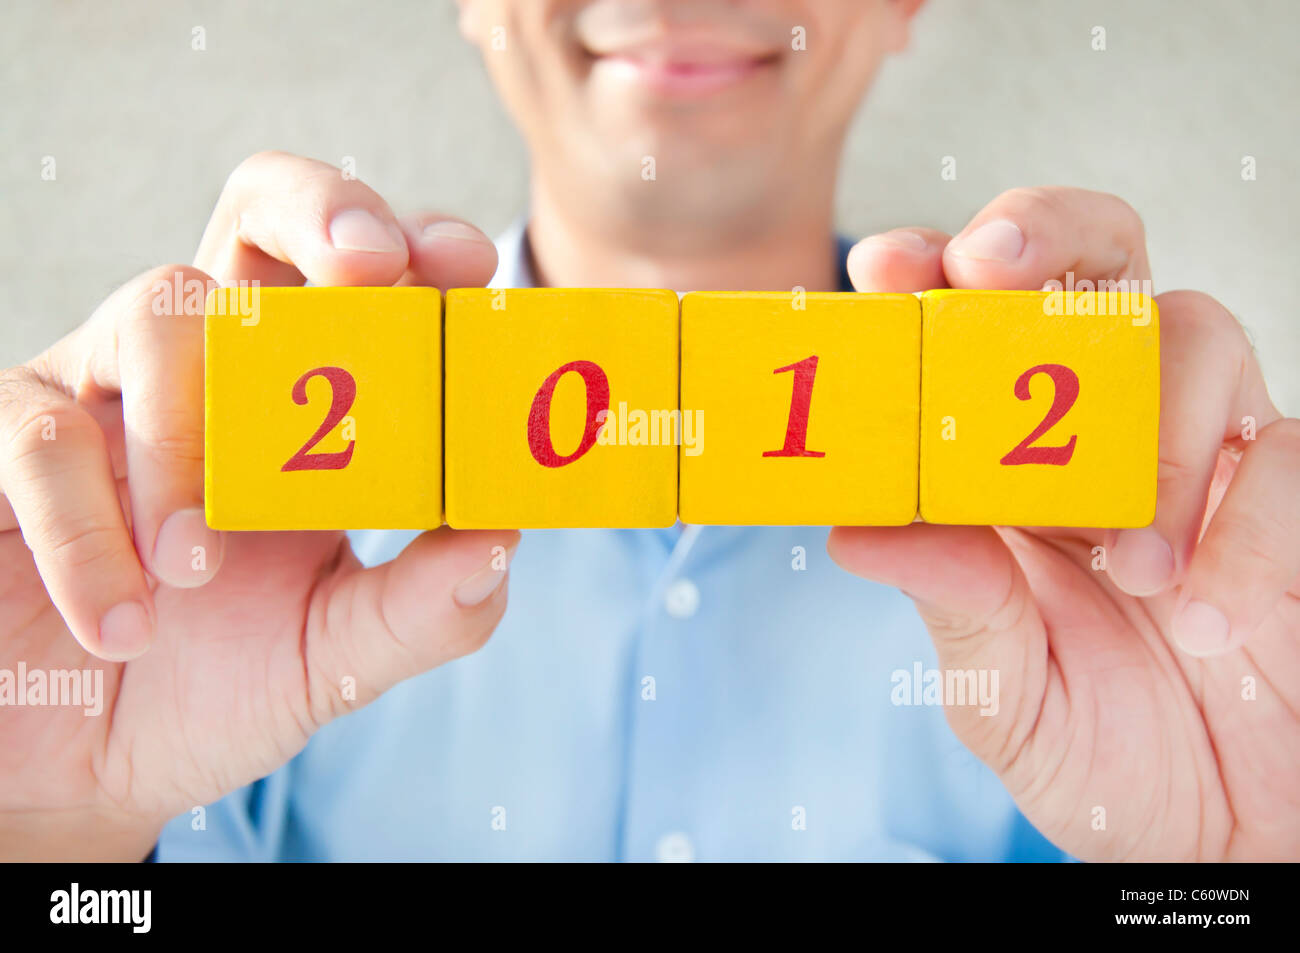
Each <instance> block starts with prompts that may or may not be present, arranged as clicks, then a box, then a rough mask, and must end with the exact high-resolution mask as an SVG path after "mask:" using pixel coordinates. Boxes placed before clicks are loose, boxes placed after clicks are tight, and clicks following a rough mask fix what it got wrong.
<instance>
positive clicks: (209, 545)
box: [0, 153, 519, 860]
mask: <svg viewBox="0 0 1300 953" xmlns="http://www.w3.org/2000/svg"><path fill="white" fill-rule="evenodd" d="M495 265H496V251H495V249H494V248H493V247H492V244H491V242H490V241H489V240H488V239H487V238H486V237H485V236H484V235H483V234H482V233H481V232H479V231H477V230H476V229H474V228H472V227H470V226H468V225H465V224H464V223H461V222H457V221H454V220H451V219H448V218H446V217H445V216H437V215H432V214H424V215H415V216H410V217H407V218H403V219H401V220H398V219H397V218H396V217H395V216H394V215H393V212H392V210H391V209H390V208H389V207H388V205H387V204H386V203H385V202H384V200H383V199H381V198H380V197H379V196H378V195H377V194H376V193H375V192H373V191H372V190H371V189H369V188H367V187H366V186H365V185H363V184H362V183H361V182H359V181H356V180H355V179H347V178H345V177H344V175H343V174H342V173H341V172H340V171H339V170H338V169H335V168H333V167H332V166H329V165H326V164H324V163H320V162H315V161H312V160H308V159H302V158H298V157H295V156H289V155H284V154H279V153H267V154H260V155H256V156H253V157H252V158H251V159H248V160H247V161H246V162H244V163H242V164H241V165H240V166H239V168H238V169H236V170H235V172H234V173H233V174H232V175H231V177H230V180H229V182H228V183H227V184H226V188H225V190H224V192H223V193H222V195H221V198H220V200H219V202H218V204H217V207H216V210H215V211H214V213H213V216H212V219H211V221H210V222H209V223H208V227H207V229H206V231H205V232H204V235H203V240H202V243H201V245H200V247H199V252H198V256H197V260H196V262H195V267H193V268H190V267H185V266H166V267H163V268H159V269H155V270H153V271H150V272H147V273H145V274H144V275H141V276H140V277H138V278H136V279H135V280H133V281H131V282H129V283H127V284H126V285H124V286H123V287H121V288H119V289H118V290H117V291H116V292H114V293H113V294H112V295H111V296H110V297H109V298H108V299H107V300H106V301H105V302H104V303H103V304H102V305H101V306H100V307H99V308H98V309H97V310H96V312H95V314H94V315H93V316H92V317H91V318H90V320H89V321H87V322H86V323H85V324H84V325H82V326H81V327H80V328H78V329H77V330H75V331H73V332H72V333H71V334H70V335H68V337H66V338H64V339H63V340H62V341H60V342H58V343H57V344H55V345H54V346H53V347H51V348H50V349H49V350H48V351H46V352H45V353H44V354H42V355H40V356H39V357H37V358H35V359H34V360H32V361H30V362H29V363H27V364H26V365H24V366H22V367H17V368H13V369H11V370H8V371H4V372H3V373H2V374H0V492H2V493H3V496H0V670H8V671H10V672H13V673H15V676H16V674H17V672H18V669H19V664H20V663H25V667H26V670H27V671H28V672H31V671H37V670H39V671H43V672H46V673H48V672H51V671H59V670H63V671H66V670H73V669H88V668H92V667H94V668H102V669H103V670H104V678H103V699H102V712H101V713H100V714H99V715H98V716H87V715H86V714H85V712H84V711H83V709H82V708H81V707H40V706H28V707H8V706H6V707H3V708H0V857H4V858H6V859H39V860H58V859H119V860H139V859H141V858H142V857H144V856H145V855H146V854H147V853H148V851H149V849H150V847H151V846H152V844H153V843H154V841H155V839H156V837H157V835H158V833H159V831H160V829H161V827H162V826H163V824H164V823H166V821H167V820H168V819H169V818H171V817H173V816H175V815H177V814H180V813H183V812H186V811H189V810H190V809H192V808H193V807H195V806H198V805H203V804H207V803H209V802H211V801H214V800H216V799H217V798H219V797H221V796H222V795H224V794H227V793H229V792H230V791H233V790H235V789H237V788H239V787H241V786H242V785H245V784H247V783H249V782H251V781H253V780H255V779H257V778H260V777H263V776H264V775H266V774H269V773H270V772H272V771H274V770H275V769H276V768H278V767H279V766H280V765H281V764H283V763H284V762H285V761H287V760H288V759H289V758H291V757H292V756H293V755H294V754H295V753H297V752H298V751H299V750H300V749H301V748H302V747H303V745H304V744H306V742H307V739H308V738H309V737H310V736H311V735H312V733H313V732H314V731H315V730H316V729H317V728H319V727H321V726H322V725H324V724H325V723H326V722H328V721H330V720H331V719H333V718H335V717H337V716H338V715H341V714H344V713H345V712H347V711H349V710H351V709H353V708H355V707H358V706H360V705H363V704H366V703H367V702H369V701H371V700H372V699H374V698H375V697H377V696H378V695H379V694H380V693H382V692H383V691H385V690H387V689H388V688H389V687H391V686H392V685H394V684H395V683H397V682H399V681H401V680H403V679H406V678H409V677H411V676H413V675H417V674H419V673H421V672H423V671H425V670H427V669H430V668H433V667H434V666H437V665H440V664H442V663H443V662H446V661H448V660H450V659H454V658H457V657H458V656H461V655H465V654H467V653H469V652H472V651H474V650H475V649H476V648H478V647H479V646H480V645H482V644H483V643H484V642H485V641H486V639H487V637H488V636H489V635H490V634H491V632H492V630H493V629H494V628H495V627H496V624H497V622H498V621H499V620H500V618H501V615H502V613H503V612H504V611H505V605H506V585H505V572H504V571H502V570H500V569H495V568H493V562H494V556H495V562H496V565H498V566H500V565H502V563H503V559H502V558H501V557H502V553H503V550H504V552H505V553H506V554H512V553H513V551H514V547H515V546H516V545H517V544H518V539H519V536H518V533H516V532H513V531H491V532H488V531H483V532H457V531H453V530H449V529H447V528H445V527H444V528H442V529H438V530H435V531H433V532H429V533H425V534H423V535H421V536H420V537H418V538H417V539H416V540H415V541H414V542H412V543H411V544H410V545H409V546H407V548H406V549H405V550H404V551H403V552H402V553H401V555H399V556H398V557H397V558H396V559H394V560H393V561H392V562H389V563H386V564H384V565H382V566H377V567H375V568H371V569H363V568H362V567H361V565H360V563H359V562H358V560H357V558H356V557H355V556H354V555H353V553H352V550H351V548H350V546H349V544H348V541H347V538H346V537H345V536H344V534H343V533H341V532H311V533H306V532H302V533H281V532H275V533H217V532H215V531H213V530H210V529H208V528H207V526H206V524H205V521H204V517H203V317H202V314H201V313H188V314H185V313H178V314H166V315H162V316H159V315H157V314H155V309H154V302H155V300H156V286H157V284H158V282H159V281H164V282H167V283H168V284H174V283H175V282H176V280H177V273H179V274H180V280H181V281H182V282H183V281H190V280H192V279H198V280H200V281H203V282H205V283H206V282H208V280H209V279H216V280H217V281H221V282H223V283H228V282H233V281H239V280H245V281H252V280H257V281H260V282H261V283H262V284H263V285H268V286H270V285H298V284H302V283H303V282H304V280H310V281H311V282H313V283H314V284H317V285H326V286H329V285H379V286H383V285H393V284H417V285H430V286H435V287H439V288H444V289H445V288H448V287H466V286H475V285H482V284H484V283H485V282H486V281H487V280H488V279H489V278H490V277H491V275H492V272H493V269H494V268H495ZM175 297H176V298H177V299H181V298H182V296H181V295H176V296H175ZM192 310H193V309H191V311H192ZM199 310H200V311H201V308H200V309H199ZM51 438H52V439H51ZM195 547H202V549H201V550H196V549H195ZM497 547H501V548H497ZM196 555H197V556H199V557H200V558H196ZM506 558H507V559H508V555H507V557H506ZM196 566H197V567H199V568H194V567H196ZM345 688H346V689H348V690H345ZM353 689H354V690H353Z"/></svg>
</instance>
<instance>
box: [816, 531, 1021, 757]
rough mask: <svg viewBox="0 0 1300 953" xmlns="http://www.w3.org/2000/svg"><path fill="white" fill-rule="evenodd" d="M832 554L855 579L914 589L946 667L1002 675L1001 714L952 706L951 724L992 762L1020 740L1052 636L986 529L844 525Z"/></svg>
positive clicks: (1008, 556) (1016, 570) (1008, 557)
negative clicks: (1049, 638)
mask: <svg viewBox="0 0 1300 953" xmlns="http://www.w3.org/2000/svg"><path fill="white" fill-rule="evenodd" d="M827 552H828V553H829V554H830V557H831V558H832V559H833V560H834V561H835V562H836V563H838V564H839V565H840V566H841V567H843V568H844V569H846V570H848V571H849V572H851V573H854V574H855V575H858V576H863V577H865V578H867V579H872V580H874V581H876V582H880V583H884V584H885V585H889V586H894V587H896V588H898V589H901V590H902V591H903V592H904V593H905V594H907V595H908V596H909V597H910V598H911V599H912V601H913V602H914V603H916V607H917V610H918V611H919V612H920V614H921V618H922V619H923V620H924V622H925V624H926V627H927V628H928V629H929V631H930V636H931V638H932V639H933V640H934V645H935V650H936V652H937V653H938V657H939V664H940V667H941V668H942V669H944V670H983V671H986V672H989V673H992V672H997V673H998V683H997V685H998V689H997V691H998V697H997V698H996V700H995V701H994V707H995V708H996V711H991V712H985V713H983V714H982V713H981V711H980V708H979V706H966V707H959V708H950V709H949V710H948V712H947V714H948V719H949V722H950V723H951V724H952V726H953V729H954V731H956V732H957V734H958V736H959V737H961V739H962V741H963V742H964V743H966V744H967V745H968V746H970V747H971V749H972V750H973V751H974V752H975V754H976V755H978V756H979V757H981V758H983V759H984V760H985V761H986V762H988V763H989V764H992V765H994V766H1003V765H1000V764H999V762H1000V760H1001V759H1003V758H1004V757H1006V756H1007V753H1008V752H1012V751H1017V750H1019V749H1020V747H1021V743H1022V742H1023V740H1024V738H1025V736H1026V733H1027V732H1028V731H1029V730H1030V728H1031V727H1032V724H1033V722H1034V720H1035V719H1034V718H1033V717H1027V716H1026V713H1032V711H1034V710H1035V709H1036V707H1037V705H1038V703H1039V702H1040V701H1041V698H1042V696H1043V692H1044V691H1045V686H1046V681H1047V648H1046V646H1047V639H1046V631H1045V628H1044V624H1043V620H1042V618H1041V616H1040V615H1039V613H1038V609H1037V607H1036V605H1035V603H1034V600H1033V597H1032V593H1031V591H1030V587H1029V584H1028V582H1027V581H1026V579H1025V576H1024V574H1023V572H1021V570H1020V567H1019V565H1018V564H1017V562H1016V560H1015V559H1014V558H1013V556H1012V553H1011V551H1010V550H1009V549H1008V548H1007V546H1006V544H1005V543H1004V542H1003V541H1002V540H1001V539H1000V538H999V536H998V534H997V533H996V532H995V531H994V530H993V529H992V528H990V527H987V526H935V525H927V524H924V523H913V524H911V525H910V526H896V527H845V526H837V527H836V528H835V529H833V530H832V531H831V534H830V538H829V540H828V542H827Z"/></svg>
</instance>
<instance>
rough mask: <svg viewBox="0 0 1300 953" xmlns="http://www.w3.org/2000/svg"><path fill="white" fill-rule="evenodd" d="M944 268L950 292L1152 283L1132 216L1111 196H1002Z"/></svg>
mask: <svg viewBox="0 0 1300 953" xmlns="http://www.w3.org/2000/svg"><path fill="white" fill-rule="evenodd" d="M943 268H944V274H945V275H946V276H947V278H948V283H949V284H950V285H951V286H952V287H954V288H1001V289H1007V290H1016V289H1024V290H1031V291H1032V290H1038V289H1040V288H1042V287H1043V285H1044V284H1046V283H1047V282H1048V281H1052V280H1063V279H1064V278H1065V276H1066V274H1067V273H1069V272H1073V273H1074V275H1075V276H1076V280H1078V279H1087V280H1089V281H1098V280H1108V281H1120V280H1125V281H1129V280H1133V281H1149V280H1150V278H1151V267H1150V264H1149V263H1148V261H1147V251H1146V234H1145V231H1144V229H1143V227H1142V220H1141V219H1140V218H1139V217H1138V214H1137V212H1135V211H1134V210H1133V208H1132V207H1131V206H1130V205H1128V204H1127V203H1126V202H1124V201H1123V200H1121V199H1118V198H1116V197H1115V196H1113V195H1107V194H1105V193H1102V192H1089V191H1086V190H1084V189H1069V188H1034V189H1012V190H1011V191H1010V192H1004V193H1002V194H1001V195H999V196H998V197H997V198H996V199H994V200H993V201H992V202H990V203H989V204H988V205H986V206H985V207H984V208H983V209H982V210H981V211H980V213H979V214H978V215H976V216H975V217H974V218H973V219H971V222H970V224H969V225H967V226H966V227H965V228H964V229H962V230H961V232H959V233H958V234H957V236H956V237H955V238H954V239H953V240H952V241H951V242H949V243H948V247H947V248H946V249H944V255H943ZM1134 290H1136V289H1134Z"/></svg>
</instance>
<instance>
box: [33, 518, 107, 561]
mask: <svg viewBox="0 0 1300 953" xmlns="http://www.w3.org/2000/svg"><path fill="white" fill-rule="evenodd" d="M23 536H24V538H25V539H26V540H27V544H28V546H30V547H31V549H32V551H33V552H35V553H38V554H40V555H41V556H42V557H43V558H45V559H48V560H51V561H53V562H57V563H58V564H59V565H61V566H63V567H64V568H66V569H74V570H75V569H85V568H86V567H88V566H95V565H103V564H106V563H110V562H114V561H116V560H117V559H118V558H119V554H120V552H121V534H120V532H119V531H118V530H117V528H115V527H113V526H109V525H105V524H103V523H98V522H89V523H79V522H76V521H75V520H73V519H72V518H70V517H68V516H66V515H64V514H62V513H61V512H54V511H53V510H51V511H50V513H49V515H47V516H45V517H44V518H38V519H37V520H36V521H35V522H34V523H33V524H32V526H31V527H30V529H29V528H26V527H25V528H24V531H23Z"/></svg>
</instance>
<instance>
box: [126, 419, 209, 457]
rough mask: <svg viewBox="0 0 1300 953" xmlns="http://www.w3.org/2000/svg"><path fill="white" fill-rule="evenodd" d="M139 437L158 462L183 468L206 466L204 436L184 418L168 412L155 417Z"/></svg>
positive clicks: (138, 430)
mask: <svg viewBox="0 0 1300 953" xmlns="http://www.w3.org/2000/svg"><path fill="white" fill-rule="evenodd" d="M137 433H138V435H139V436H140V438H141V440H142V442H143V443H144V445H145V446H146V447H147V448H148V449H149V452H150V453H151V454H153V456H154V457H155V458H157V459H159V460H163V461H168V462H172V463H181V464H200V463H202V462H203V432H202V429H201V428H198V427H196V426H195V424H194V422H193V421H191V420H189V419H188V418H186V417H185V415H183V414H181V413H178V412H175V411H168V412H164V413H163V414H161V415H158V416H154V417H152V418H151V419H150V420H149V423H148V425H147V426H145V427H137Z"/></svg>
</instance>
